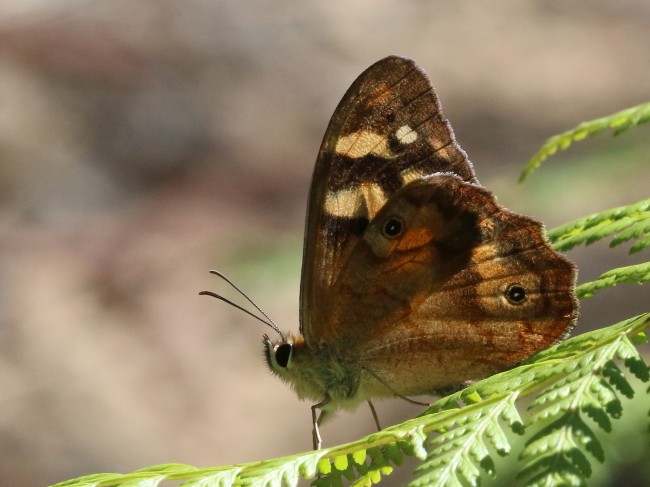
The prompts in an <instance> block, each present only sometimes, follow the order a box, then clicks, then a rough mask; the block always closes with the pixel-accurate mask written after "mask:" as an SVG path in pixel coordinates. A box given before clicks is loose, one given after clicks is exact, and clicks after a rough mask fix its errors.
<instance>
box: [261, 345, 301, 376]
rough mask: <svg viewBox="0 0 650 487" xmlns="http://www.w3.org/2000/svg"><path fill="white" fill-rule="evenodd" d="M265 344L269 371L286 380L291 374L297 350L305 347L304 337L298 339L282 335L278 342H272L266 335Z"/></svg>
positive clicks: (265, 355)
mask: <svg viewBox="0 0 650 487" xmlns="http://www.w3.org/2000/svg"><path fill="white" fill-rule="evenodd" d="M263 343H264V358H265V359H266V363H267V364H268V366H269V369H271V371H272V372H273V373H275V374H277V375H279V376H280V377H283V378H286V376H287V374H289V373H290V372H289V369H290V368H291V366H292V361H293V355H294V351H295V349H296V348H300V347H301V346H302V345H304V339H303V337H302V335H299V336H297V337H296V336H293V335H287V336H284V335H280V337H279V339H277V340H271V338H270V337H269V336H268V335H264V338H263Z"/></svg>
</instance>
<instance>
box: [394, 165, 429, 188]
mask: <svg viewBox="0 0 650 487" xmlns="http://www.w3.org/2000/svg"><path fill="white" fill-rule="evenodd" d="M399 177H400V179H401V180H402V184H404V185H407V184H408V183H410V182H411V181H415V180H416V179H422V178H423V177H424V173H423V172H422V171H421V170H419V169H416V168H414V167H407V168H406V169H404V170H403V171H402V172H401V173H399Z"/></svg>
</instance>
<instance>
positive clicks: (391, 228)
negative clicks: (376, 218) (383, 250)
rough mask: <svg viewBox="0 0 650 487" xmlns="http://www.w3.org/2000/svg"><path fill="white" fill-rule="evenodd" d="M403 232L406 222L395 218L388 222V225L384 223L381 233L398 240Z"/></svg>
mask: <svg viewBox="0 0 650 487" xmlns="http://www.w3.org/2000/svg"><path fill="white" fill-rule="evenodd" d="M403 230H404V222H402V219H401V218H398V217H396V216H393V217H391V218H389V219H388V220H386V223H384V226H383V227H382V229H381V233H382V234H383V235H384V237H386V238H396V237H399V236H400V235H401V234H402V231H403Z"/></svg>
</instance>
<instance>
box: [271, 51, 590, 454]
mask: <svg viewBox="0 0 650 487" xmlns="http://www.w3.org/2000/svg"><path fill="white" fill-rule="evenodd" d="M575 279H576V269H575V267H574V265H573V264H572V263H571V262H570V261H569V260H567V259H566V258H565V257H564V256H562V255H561V254H559V253H557V252H555V251H554V250H553V249H552V248H551V247H550V244H549V242H548V241H547V239H546V237H545V233H544V229H543V226H542V224H541V223H540V222H538V221H536V220H534V219H532V218H529V217H526V216H522V215H519V214H516V213H513V212H511V211H508V210H506V209H505V208H503V207H501V206H500V205H499V204H498V203H497V201H496V199H495V197H494V195H493V194H492V193H491V192H489V191H488V190H486V189H484V188H483V187H481V186H480V185H479V183H478V180H477V179H476V176H475V174H474V170H473V168H472V165H471V163H470V161H469V159H468V158H467V155H466V154H465V152H464V151H463V150H462V149H461V148H460V146H459V145H458V144H457V143H456V140H455V137H454V133H453V131H452V129H451V126H450V124H449V122H448V121H447V120H446V119H445V118H444V116H443V114H442V111H441V106H440V103H439V101H438V97H437V95H436V93H435V91H434V90H433V88H432V86H431V83H430V81H429V79H428V78H427V76H426V74H425V73H424V72H423V71H422V70H421V69H420V68H419V67H418V66H417V65H416V64H415V63H414V62H413V61H411V60H409V59H405V58H402V57H397V56H389V57H386V58H385V59H382V60H380V61H378V62H377V63H375V64H373V65H372V66H370V67H369V68H368V69H367V70H366V71H364V72H363V73H362V74H361V75H360V76H359V77H358V78H357V79H356V81H354V83H353V84H352V86H351V87H350V88H349V89H348V91H347V93H346V94H345V96H344V97H343V99H342V100H341V102H340V103H339V105H338V107H337V108H336V110H335V112H334V115H333V116H332V119H331V121H330V123H329V126H328V128H327V131H326V133H325V137H324V139H323V142H322V145H321V148H320V152H319V154H318V159H317V160H316V165H315V168H314V173H313V178H312V183H311V190H310V194H309V203H308V210H307V221H306V229H305V239H304V253H303V267H302V280H301V287H300V333H299V334H297V335H292V334H288V335H285V334H284V333H282V332H281V331H280V330H279V329H278V328H277V327H275V326H274V329H275V330H276V331H277V333H278V335H279V337H278V338H277V339H275V340H272V339H271V338H269V337H268V336H267V335H265V336H264V348H265V357H266V360H267V362H268V365H269V367H270V369H271V370H272V371H273V372H274V373H275V374H277V375H278V376H279V377H280V378H281V379H282V380H284V381H285V382H287V383H288V384H289V385H290V386H291V387H292V388H293V389H294V390H295V392H296V393H297V395H298V396H299V397H300V399H307V400H310V401H311V402H312V403H313V406H312V426H313V430H312V436H313V443H314V449H318V448H320V447H321V444H322V441H321V436H320V432H319V425H321V424H322V423H323V421H324V420H326V419H327V418H328V416H330V415H331V414H332V413H333V412H334V411H336V410H339V409H353V408H355V407H356V406H357V405H359V404H360V403H362V402H364V401H367V402H368V403H369V405H370V408H371V410H372V413H373V416H374V418H375V421H376V423H377V427H378V428H379V422H378V421H377V416H376V412H375V409H374V407H373V404H372V402H371V401H372V399H376V398H384V397H403V398H407V397H408V396H414V395H423V394H436V393H441V392H444V391H448V390H450V388H458V387H462V385H463V384H467V383H468V381H471V380H475V379H478V378H482V377H486V376H489V375H491V374H494V373H496V372H499V371H502V370H504V369H508V368H510V367H512V366H514V365H516V364H517V363H519V362H521V361H522V360H523V359H525V358H526V357H528V356H530V355H532V354H533V353H534V352H536V351H538V350H540V349H543V348H546V347H548V346H550V345H551V344H553V343H556V342H558V341H561V340H562V339H564V338H565V337H566V336H567V335H568V333H569V331H570V330H571V328H572V327H573V325H574V323H575V320H576V318H577V301H576V297H575V292H574V288H575Z"/></svg>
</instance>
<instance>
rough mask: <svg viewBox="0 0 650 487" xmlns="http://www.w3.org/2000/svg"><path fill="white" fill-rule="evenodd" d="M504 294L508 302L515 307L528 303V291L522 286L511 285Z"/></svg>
mask: <svg viewBox="0 0 650 487" xmlns="http://www.w3.org/2000/svg"><path fill="white" fill-rule="evenodd" d="M504 294H505V297H506V299H507V300H508V302H509V303H510V304H513V305H519V304H522V303H523V302H524V301H526V290H525V289H524V287H523V286H522V285H521V284H511V285H510V286H508V289H506V292H505V293H504Z"/></svg>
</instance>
